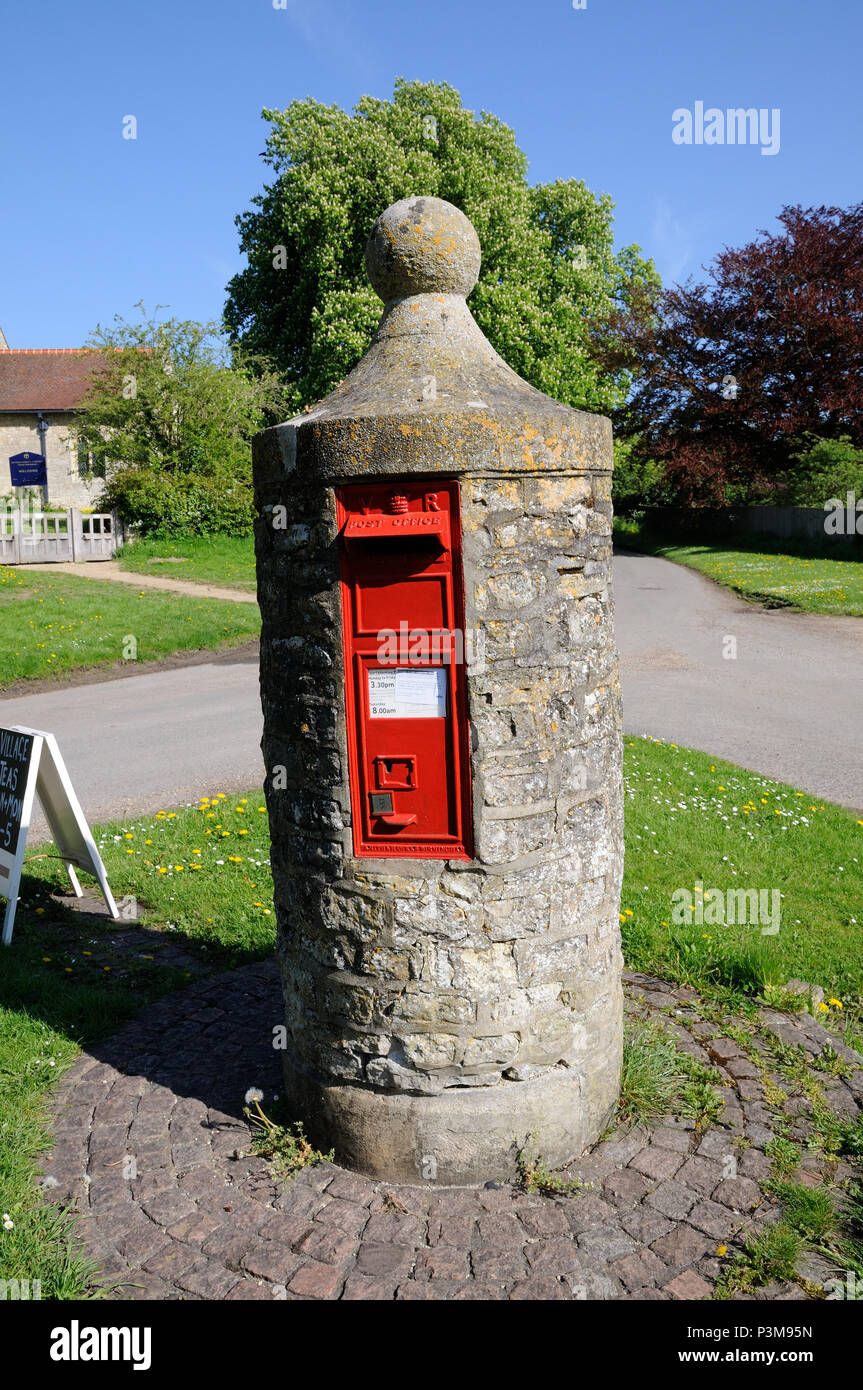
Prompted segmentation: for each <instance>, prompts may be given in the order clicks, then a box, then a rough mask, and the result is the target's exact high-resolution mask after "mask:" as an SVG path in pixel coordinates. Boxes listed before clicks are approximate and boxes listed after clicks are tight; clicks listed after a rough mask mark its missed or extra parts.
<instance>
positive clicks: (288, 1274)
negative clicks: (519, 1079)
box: [41, 962, 863, 1300]
mask: <svg viewBox="0 0 863 1390" xmlns="http://www.w3.org/2000/svg"><path fill="white" fill-rule="evenodd" d="M625 979H626V992H627V1012H628V1014H629V1016H630V1018H632V1017H633V1016H635V1017H643V1018H653V1019H655V1020H656V1021H658V1022H661V1023H662V1025H663V1026H664V1027H666V1028H667V1029H669V1030H670V1031H671V1032H672V1033H673V1035H674V1036H675V1040H676V1042H677V1044H678V1046H679V1047H680V1048H681V1049H682V1050H684V1051H686V1052H688V1053H690V1054H691V1055H693V1056H695V1057H698V1058H699V1059H700V1060H701V1061H703V1062H704V1063H705V1064H708V1065H711V1064H712V1065H714V1066H715V1067H716V1080H717V1084H718V1085H720V1086H722V1087H723V1088H724V1089H723V1095H724V1096H725V1098H726V1103H725V1105H724V1107H723V1113H722V1119H721V1122H720V1123H719V1124H718V1125H713V1126H711V1127H709V1128H707V1129H706V1130H705V1131H704V1132H701V1131H699V1130H697V1129H696V1128H695V1127H694V1125H693V1122H692V1121H691V1120H680V1119H677V1118H674V1117H668V1118H666V1119H665V1120H663V1121H661V1122H659V1123H658V1124H657V1125H656V1126H655V1127H653V1128H652V1129H650V1130H647V1129H643V1128H636V1129H629V1130H618V1131H616V1132H615V1133H614V1134H612V1135H611V1136H610V1137H609V1138H608V1139H607V1140H605V1141H604V1142H602V1143H600V1144H599V1145H598V1146H597V1147H596V1148H595V1149H594V1150H593V1151H592V1152H591V1153H590V1154H589V1155H588V1156H586V1157H584V1158H582V1159H580V1160H579V1161H577V1162H575V1163H573V1164H571V1165H570V1166H569V1167H568V1169H567V1170H566V1175H567V1176H570V1177H578V1178H580V1179H582V1180H583V1181H584V1182H586V1183H591V1184H592V1187H591V1188H590V1189H589V1190H587V1191H583V1192H581V1193H580V1194H579V1195H577V1196H574V1197H573V1196H542V1195H536V1194H530V1193H526V1192H523V1191H521V1190H520V1189H519V1188H517V1187H514V1186H510V1185H505V1184H492V1185H489V1186H487V1187H480V1188H460V1189H455V1188H450V1189H441V1188H433V1187H430V1186H429V1187H419V1186H411V1187H407V1186H396V1185H393V1184H387V1183H382V1182H373V1181H370V1180H367V1179H365V1178H363V1177H361V1176H358V1175H357V1174H355V1173H351V1172H348V1171H346V1170H345V1169H343V1168H340V1167H338V1166H336V1165H335V1164H331V1163H321V1164H317V1165H315V1166H313V1167H310V1168H307V1169H304V1170H303V1171H302V1172H301V1173H299V1174H298V1175H297V1176H296V1177H295V1178H294V1179H293V1180H292V1181H290V1182H288V1183H285V1182H284V1181H282V1180H281V1179H279V1178H275V1177H274V1176H273V1175H272V1173H271V1171H270V1168H269V1165H268V1164H267V1162H265V1161H264V1160H263V1159H260V1158H257V1157H254V1156H250V1155H249V1148H250V1133H249V1126H248V1124H247V1122H246V1121H245V1119H244V1117H243V1103H244V1096H245V1093H246V1091H247V1090H248V1089H249V1087H251V1086H256V1087H259V1088H260V1089H261V1090H262V1091H263V1092H264V1093H265V1097H266V1101H267V1102H269V1100H270V1098H271V1097H272V1095H273V1094H274V1093H277V1092H278V1091H279V1090H280V1087H281V1071H280V1065H279V1053H278V1052H277V1051H275V1050H274V1049H273V1047H272V1028H271V1025H272V1026H275V1025H277V1024H278V1023H279V1022H280V1021H281V1010H282V1001H281V993H280V989H279V982H278V976H277V971H276V967H275V964H273V963H271V962H266V963H263V964H258V965H254V966H250V967H244V968H243V969H240V970H237V971H234V972H232V973H230V974H227V975H222V976H217V977H211V978H209V979H207V980H205V981H202V982H198V983H195V984H192V985H190V986H189V987H187V988H186V989H184V990H181V991H179V992H178V993H176V994H174V995H172V996H171V997H170V998H168V999H166V1000H163V1001H161V1002H160V1003H159V1004H158V1005H156V1006H154V1007H151V1008H150V1009H148V1010H146V1011H145V1012H144V1013H143V1014H142V1015H141V1016H139V1017H138V1018H136V1019H135V1020H133V1021H132V1022H130V1023H128V1024H127V1025H125V1026H124V1028H123V1029H122V1031H121V1032H120V1033H118V1034H117V1035H115V1036H114V1037H113V1038H112V1039H111V1040H110V1041H108V1042H107V1043H104V1044H102V1045H100V1046H99V1047H96V1048H94V1049H93V1050H92V1051H91V1052H89V1053H85V1054H83V1055H82V1056H81V1057H79V1058H78V1060H77V1061H76V1062H75V1064H74V1065H73V1067H72V1068H71V1069H70V1071H69V1072H68V1073H67V1074H66V1076H65V1077H64V1078H63V1079H62V1081H61V1082H60V1084H59V1086H58V1087H57V1089H56V1091H55V1092H54V1096H53V1118H54V1146H53V1151H52V1152H51V1154H50V1155H46V1156H45V1158H44V1159H43V1173H44V1176H43V1178H42V1179H41V1182H42V1184H43V1192H44V1195H45V1196H46V1197H47V1198H49V1199H50V1200H52V1201H54V1202H57V1203H58V1204H60V1205H61V1206H71V1207H72V1209H73V1210H76V1211H78V1212H79V1213H80V1214H81V1220H80V1222H79V1225H78V1230H79V1233H80V1236H81V1238H82V1241H83V1245H84V1247H85V1250H86V1253H87V1254H89V1255H90V1257H91V1258H92V1259H93V1260H94V1261H95V1263H96V1264H97V1265H98V1267H99V1269H100V1270H101V1273H102V1276H103V1280H104V1281H105V1282H106V1283H107V1284H108V1285H109V1286H110V1288H111V1291H112V1292H111V1296H113V1297H115V1298H121V1299H123V1298H125V1299H156V1300H163V1299H168V1300H171V1299H182V1300H185V1299H190V1300H206V1299H219V1300H221V1299H227V1300H233V1299H269V1300H273V1299H297V1298H299V1299H304V1298H305V1299H330V1300H334V1299H394V1298H395V1299H542V1300H545V1299H573V1298H575V1299H623V1298H628V1299H633V1298H635V1299H659V1300H665V1299H678V1300H680V1299H685V1300H688V1299H702V1298H707V1297H709V1296H710V1295H711V1293H712V1291H713V1288H714V1285H715V1283H716V1281H717V1279H718V1278H719V1276H720V1273H721V1271H722V1269H723V1267H724V1266H725V1263H726V1259H727V1256H726V1257H724V1258H723V1257H721V1256H720V1255H719V1254H718V1253H717V1249H718V1247H719V1246H726V1247H727V1252H728V1255H731V1254H732V1253H733V1252H734V1251H735V1250H737V1249H739V1248H740V1247H741V1246H742V1243H743V1241H744V1239H745V1238H746V1236H747V1235H749V1234H750V1233H752V1232H753V1231H758V1230H760V1229H763V1227H764V1226H765V1224H766V1223H769V1222H771V1221H775V1220H776V1219H777V1216H778V1214H779V1212H778V1207H777V1205H776V1203H775V1202H774V1201H773V1200H772V1199H771V1197H770V1195H769V1194H768V1193H767V1192H766V1191H765V1189H764V1182H765V1180H766V1178H767V1176H768V1174H769V1172H770V1169H771V1160H770V1158H769V1157H768V1156H767V1155H766V1154H765V1152H764V1150H765V1146H766V1145H767V1144H768V1143H769V1142H770V1139H771V1137H772V1135H773V1131H774V1125H775V1122H776V1111H775V1110H774V1109H773V1108H771V1106H770V1105H768V1104H767V1103H766V1100H765V1096H764V1092H763V1089H762V1082H763V1080H764V1072H763V1071H762V1070H760V1069H759V1067H757V1066H756V1065H755V1064H754V1063H753V1061H752V1060H751V1053H750V1054H749V1055H747V1053H746V1051H745V1050H744V1049H743V1048H742V1047H740V1046H739V1045H738V1044H737V1043H735V1042H733V1041H732V1040H730V1039H729V1038H728V1037H727V1036H726V1035H725V1034H724V1032H723V1031H722V1030H721V1029H720V1028H719V1027H718V1026H716V1025H714V1024H712V1023H708V1022H705V1021H703V1019H702V1017H701V1014H700V1011H699V1006H698V1002H697V1001H698V996H697V995H696V994H695V992H694V991H692V990H689V989H685V988H680V987H672V986H670V985H669V984H667V983H664V982H663V981H661V980H658V979H654V978H653V977H651V976H646V975H637V974H632V973H627V975H626V977H625ZM761 1021H762V1024H763V1025H764V1026H765V1028H766V1029H768V1030H770V1032H771V1033H772V1034H773V1035H774V1036H775V1037H777V1038H779V1039H780V1040H781V1041H783V1042H786V1043H792V1044H799V1045H801V1046H802V1047H803V1049H804V1050H805V1052H806V1054H807V1055H808V1056H809V1057H810V1058H812V1057H815V1056H817V1055H818V1054H819V1053H820V1052H821V1050H822V1048H823V1047H824V1046H825V1045H826V1044H828V1043H829V1044H830V1045H831V1046H832V1047H833V1048H834V1049H835V1051H836V1052H837V1053H839V1055H840V1056H841V1057H843V1058H844V1059H845V1061H846V1063H847V1067H846V1071H847V1072H848V1073H849V1074H848V1075H847V1076H846V1078H845V1079H840V1078H839V1077H837V1076H835V1075H830V1074H825V1073H823V1072H818V1073H817V1076H818V1079H819V1083H820V1084H821V1085H822V1089H823V1093H824V1095H825V1097H826V1099H827V1101H828V1103H829V1105H830V1106H831V1108H832V1109H833V1110H834V1111H835V1112H836V1113H837V1114H840V1115H845V1116H849V1117H853V1116H856V1115H857V1114H858V1113H859V1111H860V1108H861V1105H863V1058H860V1057H859V1056H858V1055H857V1054H856V1053H853V1052H851V1051H850V1050H849V1049H847V1048H844V1047H843V1045H842V1044H841V1043H838V1042H837V1040H836V1039H835V1038H834V1037H833V1036H832V1035H830V1034H828V1033H827V1032H826V1030H825V1029H824V1028H822V1026H821V1025H820V1024H819V1023H818V1022H816V1021H815V1020H814V1019H812V1018H811V1017H810V1016H809V1015H807V1014H801V1015H793V1016H792V1015H786V1014H780V1013H775V1012H773V1011H771V1010H768V1009H763V1010H762V1011H761ZM755 1045H756V1047H759V1044H758V1040H757V1039H756V1043H755ZM759 1050H763V1042H762V1043H761V1045H760V1047H759ZM782 1085H783V1088H784V1090H785V1092H786V1095H787V1097H788V1098H787V1100H786V1101H784V1102H783V1104H782V1109H783V1112H784V1114H785V1116H786V1118H790V1120H791V1122H792V1128H791V1135H792V1137H793V1138H795V1139H797V1140H798V1141H801V1142H803V1143H804V1144H805V1140H806V1138H807V1136H808V1134H809V1133H810V1132H811V1128H812V1126H811V1122H810V1121H809V1120H808V1119H807V1118H806V1114H807V1104H808V1103H807V1101H806V1100H805V1098H803V1097H802V1096H801V1095H800V1094H799V1093H798V1094H796V1095H795V1094H794V1092H793V1088H792V1089H789V1085H788V1081H787V1078H786V1079H785V1080H783V1082H782ZM735 1140H736V1141H737V1142H736V1143H735ZM130 1155H131V1156H133V1157H134V1160H135V1167H136V1169H137V1176H135V1177H132V1178H128V1177H126V1176H124V1169H128V1167H129V1164H128V1156H130ZM729 1173H730V1174H732V1175H731V1176H729ZM851 1173H852V1170H851V1168H849V1167H848V1165H846V1164H844V1163H842V1162H838V1163H837V1162H836V1161H835V1160H832V1161H827V1160H825V1159H824V1158H823V1157H822V1156H821V1155H820V1154H816V1153H815V1152H807V1151H806V1150H805V1148H804V1150H803V1159H802V1164H801V1169H800V1172H799V1178H800V1180H801V1181H804V1182H807V1183H810V1184H813V1185H814V1184H815V1183H817V1182H819V1181H821V1180H822V1178H823V1179H826V1180H828V1181H830V1182H832V1183H833V1184H835V1183H837V1182H839V1181H841V1180H842V1179H843V1178H844V1177H847V1176H850V1175H851ZM801 1272H802V1273H804V1275H805V1277H806V1279H808V1280H810V1281H814V1282H817V1281H818V1279H819V1277H820V1278H822V1279H823V1278H827V1277H829V1270H827V1268H826V1266H825V1267H819V1265H818V1261H817V1260H815V1258H814V1257H811V1256H810V1257H807V1264H806V1266H805V1269H804V1270H802V1271H801ZM740 1296H741V1297H742V1295H740ZM756 1296H757V1297H758V1298H773V1299H798V1298H799V1299H805V1298H806V1297H807V1296H808V1295H807V1292H806V1290H805V1289H804V1288H803V1287H801V1285H800V1284H798V1283H796V1282H792V1283H788V1284H784V1285H771V1286H769V1287H768V1288H765V1289H762V1290H759V1291H758V1293H757V1295H756ZM748 1297H752V1295H748Z"/></svg>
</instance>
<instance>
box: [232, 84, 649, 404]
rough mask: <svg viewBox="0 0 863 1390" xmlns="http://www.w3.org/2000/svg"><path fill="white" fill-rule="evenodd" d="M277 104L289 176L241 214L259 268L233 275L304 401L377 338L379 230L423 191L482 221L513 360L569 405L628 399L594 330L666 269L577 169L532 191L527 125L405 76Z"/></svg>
mask: <svg viewBox="0 0 863 1390" xmlns="http://www.w3.org/2000/svg"><path fill="white" fill-rule="evenodd" d="M263 114H264V117H265V118H266V119H267V120H269V121H270V122H271V123H272V131H271V133H270V135H269V137H268V139H267V143H266V149H265V151H264V159H265V161H266V163H267V164H268V165H269V166H270V168H271V169H272V170H273V174H274V177H273V180H272V182H271V183H269V184H267V185H265V187H264V190H263V192H262V193H261V194H259V195H258V196H257V197H256V198H254V199H253V207H252V209H250V210H249V211H248V212H245V213H243V214H242V215H241V216H239V217H238V218H237V226H238V228H239V231H240V244H241V249H242V250H243V252H244V253H245V255H246V257H247V259H248V265H247V268H246V269H245V270H243V271H241V272H240V273H239V274H238V275H235V276H234V278H233V279H232V280H231V281H230V283H229V286H228V296H229V297H228V301H227V305H226V309H225V321H226V323H227V325H228V327H229V330H230V331H231V334H232V336H233V340H234V341H235V342H237V343H241V344H242V345H243V346H244V347H245V348H247V349H250V350H251V351H252V352H255V353H264V354H266V355H267V356H268V357H270V358H271V359H272V360H273V361H274V362H275V364H276V365H277V367H278V368H279V370H280V371H281V372H282V374H283V379H284V382H285V387H286V391H287V394H288V396H289V399H290V403H291V406H292V408H293V410H294V411H298V410H300V409H302V408H303V407H304V406H306V405H309V404H311V403H312V402H314V401H316V400H318V399H320V397H321V396H323V395H326V393H327V392H328V391H330V390H331V389H332V388H333V387H334V386H335V385H336V384H337V383H338V382H339V381H340V380H341V379H342V378H343V377H344V376H345V375H346V374H347V372H349V371H350V369H351V368H352V367H353V366H354V365H355V363H356V362H357V360H358V359H359V357H360V356H361V355H362V353H363V352H364V351H365V349H366V347H367V346H368V343H369V340H370V338H371V336H372V334H373V332H374V330H375V328H376V327H377V324H378V321H379V319H380V312H381V306H380V301H379V300H378V298H377V296H376V295H375V293H374V291H373V290H372V288H371V286H370V284H369V282H368V279H367V276H366V273H365V269H364V265H363V254H364V249H365V243H366V239H367V237H368V234H369V232H370V231H371V228H372V225H373V223H374V221H375V219H376V218H377V217H378V216H379V214H380V213H381V212H382V211H383V210H384V209H385V208H386V207H388V206H389V205H390V204H391V203H394V202H396V201H397V200H398V199H400V198H405V197H409V196H411V195H420V194H424V195H426V196H433V197H439V198H445V199H447V201H449V202H451V203H454V204H455V205H456V207H459V208H461V210H462V211H463V212H464V213H465V214H466V215H467V216H468V217H469V218H470V219H471V221H472V222H473V224H474V226H475V227H476V230H477V233H478V234H479V239H480V243H481V245H482V250H483V264H482V270H481V273H480V279H479V283H478V285H477V287H476V289H475V290H474V292H473V294H472V296H471V300H470V304H471V309H472V312H473V314H474V317H475V318H476V320H477V322H478V323H479V325H480V327H481V328H482V330H483V331H484V333H485V334H486V335H487V337H488V338H489V340H490V342H491V343H492V345H493V346H494V347H495V348H496V349H497V351H498V352H499V353H500V354H501V356H502V357H504V358H505V359H506V361H507V362H509V364H510V365H511V366H512V367H514V368H515V370H516V371H517V372H519V373H520V374H521V375H522V376H523V377H525V378H526V379H527V380H528V381H529V382H531V383H532V384H533V385H534V386H536V387H538V388H539V389H540V390H542V391H546V392H548V393H549V394H550V395H552V396H555V397H557V399H559V400H562V401H564V402H566V403H567V404H570V405H573V406H577V407H581V408H584V409H589V410H600V411H609V410H611V409H613V408H614V407H615V406H616V405H618V404H620V403H621V402H622V400H623V399H624V398H625V396H626V393H627V390H628V388H629V384H630V381H631V374H630V372H629V371H627V370H621V371H618V372H616V373H615V374H611V373H609V372H608V371H607V370H606V369H603V368H601V367H600V366H599V365H597V361H596V359H595V356H594V354H593V353H592V351H591V334H601V333H602V331H603V329H604V327H605V326H606V324H607V323H608V321H609V318H610V316H611V313H612V311H614V310H618V311H620V312H622V313H625V312H626V311H627V310H629V309H630V307H631V302H632V297H633V290H634V289H636V288H640V289H642V290H651V289H653V288H654V287H657V286H658V279H657V276H656V273H655V271H654V268H653V265H652V262H649V261H646V260H644V259H643V258H642V257H641V255H640V254H639V249H638V247H636V246H630V247H627V248H625V249H624V250H622V251H621V252H619V253H618V254H617V255H615V254H614V250H613V232H612V207H613V204H612V202H611V199H610V198H609V197H608V196H607V195H606V194H602V195H601V196H600V197H595V196H594V195H593V194H592V193H591V192H590V191H589V189H588V188H586V186H585V185H584V184H583V183H581V182H579V181H578V180H575V179H568V180H558V181H556V182H555V183H551V184H539V185H536V186H534V187H530V186H529V185H528V183H527V159H526V158H525V155H524V154H523V153H522V151H521V150H520V149H519V148H518V146H517V144H516V142H515V136H514V134H513V132H512V131H511V130H510V129H509V128H508V127H507V126H505V125H504V124H503V123H502V122H501V121H499V120H498V118H497V117H496V116H493V115H491V114H490V113H488V112H485V111H484V112H482V114H481V116H480V117H479V118H477V117H475V115H474V113H473V112H472V111H469V110H466V109H465V108H464V107H463V106H462V103H461V98H460V96H459V94H458V92H456V91H455V90H454V89H453V88H452V87H450V86H448V85H447V84H445V83H441V84H437V83H421V82H407V81H405V80H403V79H400V80H399V81H397V82H396V86H395V93H394V96H393V100H392V101H382V100H377V99H376V98H372V97H363V98H362V100H361V101H360V102H358V104H357V106H356V108H355V110H354V112H353V114H348V113H347V112H345V111H342V110H341V109H340V108H339V107H337V106H323V105H321V104H320V103H319V102H316V101H313V100H311V99H308V100H305V101H295V102H292V103H291V105H290V106H288V107H287V109H286V110H284V111H272V110H265V111H264V113H263Z"/></svg>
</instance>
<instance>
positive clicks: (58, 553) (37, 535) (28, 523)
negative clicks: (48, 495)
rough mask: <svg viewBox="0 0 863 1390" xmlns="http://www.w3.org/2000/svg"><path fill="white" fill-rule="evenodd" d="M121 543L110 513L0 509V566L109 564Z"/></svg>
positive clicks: (115, 517) (75, 508)
mask: <svg viewBox="0 0 863 1390" xmlns="http://www.w3.org/2000/svg"><path fill="white" fill-rule="evenodd" d="M122 543H123V533H122V528H121V526H120V523H119V521H118V519H117V516H116V515H115V513H113V512H81V511H79V510H78V508H77V507H70V508H69V509H68V511H65V512H40V511H32V510H30V509H29V508H17V507H7V508H0V564H4V565H40V564H48V563H49V562H50V561H52V560H75V561H77V560H110V558H111V556H112V555H113V554H114V553H115V551H117V550H118V549H119V548H120V546H121V545H122Z"/></svg>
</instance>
